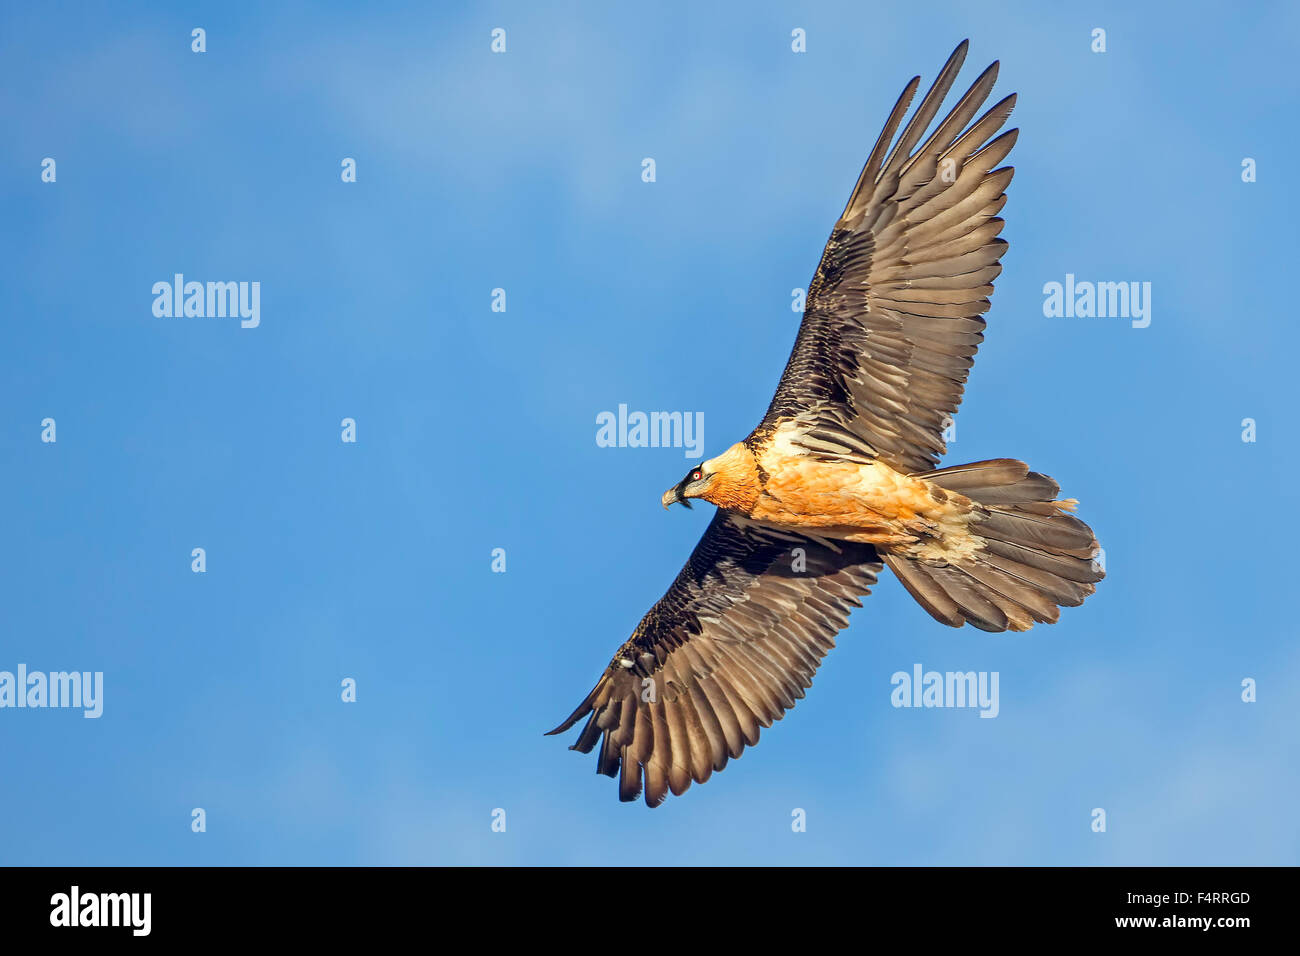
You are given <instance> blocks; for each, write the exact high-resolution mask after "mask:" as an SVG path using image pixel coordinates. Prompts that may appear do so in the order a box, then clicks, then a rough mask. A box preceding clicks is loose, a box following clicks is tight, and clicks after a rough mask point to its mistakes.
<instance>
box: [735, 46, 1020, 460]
mask: <svg viewBox="0 0 1300 956" xmlns="http://www.w3.org/2000/svg"><path fill="white" fill-rule="evenodd" d="M966 46H967V42H966V41H963V42H962V43H961V45H960V46H958V47H957V49H956V50H955V51H953V54H952V56H951V57H949V58H948V62H947V63H946V64H945V65H944V68H943V70H942V71H941V72H940V73H939V77H938V79H936V80H935V82H934V86H932V87H931V88H930V91H929V92H928V93H927V94H926V95H925V98H924V99H923V100H922V101H921V104H920V106H918V107H917V110H916V112H915V113H914V114H913V115H912V118H911V120H910V121H909V122H908V124H907V126H906V127H905V128H904V130H903V132H902V134H901V135H899V137H898V140H897V142H896V143H894V147H893V149H892V150H889V153H888V156H886V150H888V149H889V144H890V142H891V141H893V139H894V134H895V132H896V131H897V129H898V126H899V123H900V122H901V121H902V119H903V115H904V114H905V113H906V112H907V108H908V106H909V104H910V103H911V101H912V96H913V95H914V94H915V93H916V89H917V84H918V83H919V82H920V77H915V78H913V79H912V81H911V82H910V83H909V84H908V85H907V87H906V89H904V90H903V95H902V96H901V97H900V98H899V100H898V103H897V105H895V107H894V110H893V112H892V113H891V114H890V116H889V121H888V122H887V123H886V124H885V128H884V130H883V131H881V134H880V138H879V139H878V140H877V141H876V145H875V148H874V149H873V150H872V151H871V155H870V156H869V157H868V159H867V162H866V165H865V166H864V167H863V169H862V175H861V176H859V177H858V182H857V185H856V186H855V187H854V189H853V195H852V196H850V197H849V202H848V205H847V206H845V208H844V213H843V215H841V216H840V219H839V221H838V222H836V224H835V228H834V230H833V231H832V232H831V237H830V240H829V241H828V242H827V244H826V249H825V251H824V252H823V253H822V259H821V264H820V265H819V266H818V267H817V273H816V275H815V276H814V278H813V281H812V284H811V285H810V286H809V290H808V296H807V300H806V306H805V310H804V318H803V324H802V325H801V327H800V329H799V337H798V338H797V339H796V341H795V346H794V351H793V352H792V353H791V355H790V361H789V362H788V363H787V365H786V368H785V373H784V374H783V375H782V376H781V383H780V385H779V386H778V387H777V391H776V396H775V398H773V400H772V405H771V407H770V408H769V409H768V412H767V416H766V417H765V418H764V420H763V424H762V425H760V426H759V429H757V430H756V431H762V430H763V429H764V427H765V426H766V427H769V428H770V427H773V426H775V425H776V424H778V423H780V422H783V421H787V420H791V419H793V420H794V421H795V423H796V426H797V428H796V432H797V433H798V436H799V437H798V438H797V439H796V440H797V442H798V443H799V444H801V445H803V446H804V447H805V448H806V449H807V450H809V451H812V452H815V453H824V454H828V455H845V456H867V457H870V458H879V459H881V460H883V461H885V462H886V463H887V464H889V465H890V466H891V467H893V468H895V469H896V470H899V471H902V472H905V473H912V472H919V471H928V470H929V469H931V468H933V467H934V466H935V464H937V463H938V461H939V456H941V455H942V454H943V453H944V452H945V451H946V447H945V445H944V441H943V437H942V433H943V431H944V429H945V427H947V425H948V423H949V421H950V416H951V415H952V414H953V413H955V412H956V410H957V406H958V405H959V404H960V403H961V396H962V390H963V387H964V385H965V382H966V375H967V372H968V371H969V369H970V367H971V365H972V364H973V362H974V357H975V351H976V349H977V348H978V347H979V343H980V342H981V341H983V338H984V336H983V331H982V330H983V329H984V325H985V323H984V319H983V318H982V315H983V313H984V312H986V311H987V310H988V307H989V300H988V296H989V295H990V294H991V293H992V292H993V279H994V278H995V277H996V276H997V275H998V274H999V273H1000V272H1001V271H1002V267H1001V265H1000V264H999V260H1000V259H1001V257H1002V253H1003V252H1004V251H1005V250H1006V247H1007V243H1006V242H1005V241H1004V240H1002V239H999V238H998V233H1000V232H1001V231H1002V227H1003V225H1004V223H1003V221H1002V220H1001V219H999V218H997V214H998V213H999V212H1000V211H1001V209H1002V206H1003V205H1004V204H1005V203H1006V195H1005V193H1004V190H1005V189H1006V187H1007V184H1008V183H1010V182H1011V175H1012V172H1013V170H1012V168H1011V167H1004V168H1001V169H995V168H994V167H996V166H997V164H998V163H1000V162H1001V161H1002V160H1003V159H1004V158H1006V155H1007V153H1008V152H1009V151H1010V150H1011V147H1012V145H1013V144H1014V143H1015V141H1016V134H1017V132H1018V130H1014V129H1013V130H1009V131H1008V132H1006V133H1003V134H1002V135H1001V136H998V137H997V138H996V139H993V140H991V141H990V137H992V136H993V135H994V134H995V133H996V132H997V131H998V130H999V129H1001V127H1002V125H1003V123H1005V122H1006V120H1007V117H1008V116H1009V115H1010V113H1011V109H1012V107H1013V106H1014V105H1015V99H1016V98H1015V95H1014V94H1013V95H1011V96H1008V97H1007V98H1006V99H1004V100H1002V101H1001V102H999V103H997V104H996V105H995V106H993V107H991V108H990V109H989V110H988V111H987V112H986V113H984V115H983V116H981V117H980V118H979V119H978V120H976V121H975V122H974V123H973V124H972V125H970V127H969V128H967V124H968V123H970V122H971V119H972V117H974V116H975V114H976V112H978V111H979V109H980V107H981V106H982V105H983V104H984V101H985V100H986V99H987V98H988V95H989V92H990V90H991V89H992V88H993V83H994V81H995V80H996V79H997V73H998V64H997V63H994V64H993V65H992V66H990V67H989V68H988V69H987V70H985V71H984V72H983V73H982V74H980V77H979V79H977V80H976V81H975V82H974V84H973V85H972V86H971V88H970V89H969V90H968V91H967V92H966V94H965V95H964V96H962V98H961V99H960V100H959V101H958V102H957V104H956V105H955V106H954V107H953V108H952V111H951V112H949V113H948V115H947V116H946V117H945V118H944V119H943V120H942V121H941V122H940V123H939V124H938V126H937V127H936V128H935V130H934V132H933V133H931V134H930V136H929V138H928V139H926V140H925V142H924V143H922V144H921V145H920V146H919V147H918V146H917V143H918V142H920V140H921V137H922V135H924V134H925V132H926V129H927V128H928V127H929V125H930V122H931V120H933V119H934V117H935V115H936V113H937V112H938V110H939V106H940V104H941V103H942V101H943V98H944V96H945V95H946V94H947V93H948V90H949V88H950V87H951V86H952V83H953V80H955V79H956V77H957V72H958V70H959V69H960V68H961V64H962V61H963V60H964V59H965V57H966Z"/></svg>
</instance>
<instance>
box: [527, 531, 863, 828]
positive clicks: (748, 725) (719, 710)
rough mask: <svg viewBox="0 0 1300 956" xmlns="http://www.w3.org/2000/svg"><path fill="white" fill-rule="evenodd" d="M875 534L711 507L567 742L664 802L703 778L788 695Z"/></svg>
mask: <svg viewBox="0 0 1300 956" xmlns="http://www.w3.org/2000/svg"><path fill="white" fill-rule="evenodd" d="M880 566H881V565H880V560H879V558H878V557H877V555H876V551H875V549H874V548H873V547H871V546H870V545H864V544H851V543H848V542H829V541H823V540H820V539H812V538H808V537H805V536H803V535H799V534H789V533H784V532H779V531H775V530H772V529H770V528H763V527H761V526H758V525H755V524H752V523H750V522H748V521H746V520H745V519H744V518H742V517H740V516H738V515H735V514H734V513H731V512H727V511H723V510H719V511H718V513H717V514H716V515H715V516H714V518H713V523H712V524H710V525H709V527H708V530H707V531H705V533H704V537H702V538H701V539H700V543H699V544H698V545H696V547H695V550H694V551H693V552H692V553H691V557H690V560H688V561H687V562H686V567H684V568H682V571H681V573H680V574H678V575H677V579H676V580H675V581H674V582H673V584H672V587H670V588H669V589H668V593H667V594H665V595H664V596H663V597H662V598H660V599H659V602H658V603H657V604H655V606H654V607H652V608H651V609H650V611H649V613H648V614H646V616H645V617H644V618H642V620H641V623H640V624H639V625H638V626H637V629H636V631H635V632H634V633H633V635H632V637H631V639H630V640H629V641H628V642H627V643H626V644H624V645H623V646H622V647H620V648H619V650H618V653H617V654H615V655H614V659H613V660H612V661H611V662H610V665H609V667H607V668H606V669H605V673H604V674H603V675H602V676H601V678H600V680H599V681H598V682H597V684H596V686H595V687H594V688H593V689H592V691H591V693H590V694H588V695H587V697H586V699H585V700H584V701H583V702H582V703H581V704H579V705H578V708H577V709H576V710H575V711H574V712H573V713H572V714H571V715H570V716H569V717H568V719H567V720H565V721H564V723H562V724H561V725H560V726H559V727H557V728H555V729H554V730H552V731H550V733H552V734H558V733H562V732H563V731H566V730H568V729H569V728H570V727H572V726H573V725H574V724H575V723H577V722H578V721H579V720H581V719H582V718H583V717H587V723H586V725H585V726H584V727H583V729H582V732H581V733H580V734H579V735H578V739H577V741H576V742H575V743H574V745H573V746H572V747H571V748H570V749H572V750H580V751H582V752H583V753H590V752H591V750H592V748H593V747H595V746H596V745H597V743H598V742H599V744H600V750H599V753H598V756H597V762H596V770H597V772H599V773H603V774H605V775H606V776H610V777H614V776H617V777H618V778H619V786H618V795H619V799H621V800H635V799H636V798H637V796H638V795H639V794H640V793H641V792H642V787H643V784H642V780H643V778H644V791H645V801H646V803H647V804H649V805H650V806H652V807H654V806H658V805H659V804H660V803H662V802H663V801H664V799H665V798H666V797H667V795H668V791H669V790H671V791H672V792H673V793H674V794H680V793H682V792H683V791H684V790H685V789H686V788H687V787H689V786H690V785H691V781H692V780H694V781H697V782H699V783H703V782H704V781H705V780H708V779H709V777H710V776H711V775H712V774H713V772H714V771H716V770H721V769H722V768H723V767H725V766H726V765H727V761H728V760H729V759H730V758H732V757H739V756H740V753H741V751H742V750H744V748H745V747H746V746H747V745H748V746H751V747H752V746H753V745H754V744H756V743H758V732H759V728H760V727H769V726H771V724H772V721H774V720H780V719H781V717H782V715H783V714H784V713H785V712H786V711H787V710H789V709H790V708H791V707H793V706H794V703H795V701H796V700H797V699H799V698H801V697H803V694H804V691H805V690H806V689H807V688H808V687H809V686H810V685H811V684H812V678H813V673H814V672H815V671H816V670H817V665H818V664H819V663H821V659H822V657H823V656H825V654H826V652H827V651H828V650H830V649H831V648H832V647H834V646H835V640H834V637H835V634H836V633H837V632H838V631H840V630H843V628H844V627H845V626H846V625H847V624H848V621H849V611H850V610H851V609H852V608H855V607H860V606H861V602H860V600H859V598H861V597H862V596H863V595H865V594H866V593H868V591H869V590H870V588H871V585H873V584H874V583H875V581H876V574H877V573H878V572H879V570H880Z"/></svg>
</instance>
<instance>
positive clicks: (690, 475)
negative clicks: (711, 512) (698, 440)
mask: <svg viewBox="0 0 1300 956" xmlns="http://www.w3.org/2000/svg"><path fill="white" fill-rule="evenodd" d="M706 464H708V462H705V463H704V464H701V465H696V466H695V467H694V468H692V469H691V470H690V471H688V472H687V473H686V477H685V478H683V479H682V480H681V481H679V482H677V484H675V485H673V486H672V487H671V488H669V489H668V490H667V491H665V492H664V496H663V498H661V499H660V501H661V502H662V503H663V506H664V508H665V509H667V508H668V506H669V505H673V504H681V505H685V506H686V507H688V508H689V507H690V506H691V503H690V501H689V499H691V498H703V497H704V494H705V491H706V489H707V488H708V486H709V482H710V481H711V480H712V478H713V475H712V474H711V473H710V472H708V471H706V470H705V468H704V465H706Z"/></svg>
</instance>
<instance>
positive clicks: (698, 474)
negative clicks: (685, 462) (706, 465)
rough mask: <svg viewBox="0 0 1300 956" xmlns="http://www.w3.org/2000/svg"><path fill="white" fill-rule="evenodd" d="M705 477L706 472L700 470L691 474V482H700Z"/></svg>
mask: <svg viewBox="0 0 1300 956" xmlns="http://www.w3.org/2000/svg"><path fill="white" fill-rule="evenodd" d="M703 477H704V472H702V471H700V470H699V469H698V468H697V469H695V470H694V471H693V472H691V481H699V480H700V479H701V478H703Z"/></svg>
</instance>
